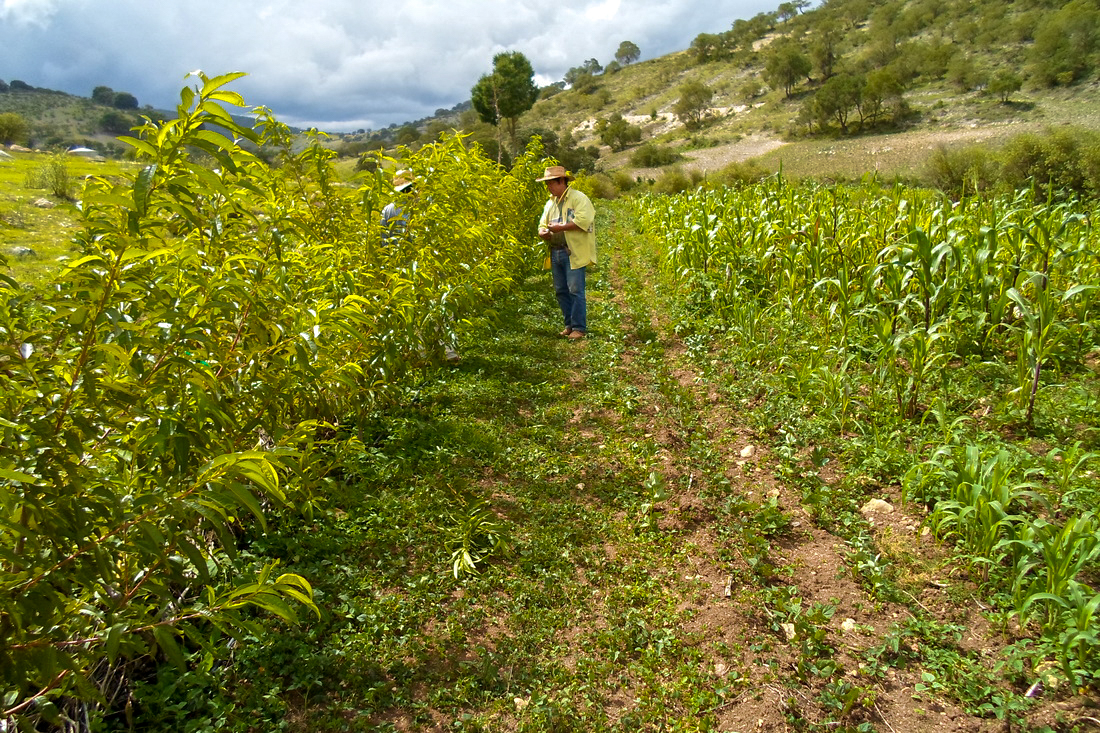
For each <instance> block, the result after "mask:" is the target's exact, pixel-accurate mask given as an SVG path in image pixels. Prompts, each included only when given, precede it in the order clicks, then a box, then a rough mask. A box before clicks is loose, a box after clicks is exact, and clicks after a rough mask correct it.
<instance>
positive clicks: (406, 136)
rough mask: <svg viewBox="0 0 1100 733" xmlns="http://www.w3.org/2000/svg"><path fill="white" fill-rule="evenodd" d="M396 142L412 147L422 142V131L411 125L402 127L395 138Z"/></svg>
mask: <svg viewBox="0 0 1100 733" xmlns="http://www.w3.org/2000/svg"><path fill="white" fill-rule="evenodd" d="M394 140H395V141H396V142H397V144H398V145H412V144H414V143H416V142H417V141H418V140H420V130H418V129H416V125H413V124H411V123H410V124H407V125H402V126H401V127H400V128H399V129H398V130H397V135H396V136H394Z"/></svg>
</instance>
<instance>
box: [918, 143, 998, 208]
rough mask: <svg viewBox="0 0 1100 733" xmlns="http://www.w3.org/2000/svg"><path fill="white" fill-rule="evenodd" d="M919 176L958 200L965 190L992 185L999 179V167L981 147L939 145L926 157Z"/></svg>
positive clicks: (972, 191) (972, 190)
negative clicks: (926, 159)
mask: <svg viewBox="0 0 1100 733" xmlns="http://www.w3.org/2000/svg"><path fill="white" fill-rule="evenodd" d="M922 178H923V179H924V180H925V181H927V182H928V183H929V184H930V185H931V186H933V187H934V188H938V189H939V190H941V191H943V192H944V193H946V194H947V195H948V196H951V197H952V198H956V199H957V198H960V197H962V196H963V195H964V194H966V193H967V192H970V193H974V192H975V191H985V190H988V189H989V188H991V187H992V186H993V184H994V183H995V182H996V181H997V180H998V178H999V170H998V166H997V163H996V161H995V160H994V159H993V158H992V156H990V155H989V153H988V152H987V151H986V149H985V148H983V147H980V146H977V145H970V146H966V147H963V148H947V147H944V146H942V145H941V146H940V147H938V148H937V149H936V151H935V152H933V153H932V155H931V156H929V158H928V161H927V162H926V163H925V165H924V170H923V172H922Z"/></svg>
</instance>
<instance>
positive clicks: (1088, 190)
mask: <svg viewBox="0 0 1100 733" xmlns="http://www.w3.org/2000/svg"><path fill="white" fill-rule="evenodd" d="M1002 161H1003V162H1002V170H1003V178H1004V181H1005V183H1007V184H1009V185H1010V186H1012V187H1013V188H1027V187H1029V186H1034V187H1035V189H1036V192H1037V193H1038V194H1039V195H1040V196H1042V197H1044V198H1045V197H1047V196H1048V195H1051V194H1058V193H1062V194H1076V195H1079V196H1096V195H1098V194H1100V134H1098V133H1096V132H1093V131H1091V130H1083V129H1080V128H1068V129H1062V130H1056V131H1054V132H1050V133H1047V134H1046V135H1045V136H1040V135H1035V134H1023V135H1017V136H1016V137H1014V138H1013V139H1012V140H1010V141H1009V142H1008V143H1007V144H1006V145H1005V147H1004V151H1003V153H1002Z"/></svg>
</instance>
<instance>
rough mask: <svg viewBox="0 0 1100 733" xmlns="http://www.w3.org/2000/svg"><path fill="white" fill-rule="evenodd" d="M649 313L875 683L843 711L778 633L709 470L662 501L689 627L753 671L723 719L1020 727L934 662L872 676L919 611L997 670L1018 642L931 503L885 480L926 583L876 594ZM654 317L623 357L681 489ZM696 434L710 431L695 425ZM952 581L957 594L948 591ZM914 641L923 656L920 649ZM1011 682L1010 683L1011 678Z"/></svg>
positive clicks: (908, 559) (902, 535) (704, 416)
mask: <svg viewBox="0 0 1100 733" xmlns="http://www.w3.org/2000/svg"><path fill="white" fill-rule="evenodd" d="M941 139H946V136H945V137H944V138H941ZM953 139H958V137H957V136H956V137H954V138H953ZM906 140H907V144H909V145H914V146H919V145H926V144H930V143H931V142H932V140H933V137H932V136H927V135H923V136H910V137H908V138H906ZM767 144H768V143H767V142H766V141H755V142H746V143H745V145H743V146H741V147H739V148H738V147H735V146H729V147H727V149H726V150H724V151H720V152H721V154H722V156H723V157H722V160H728V159H732V158H733V157H735V156H737V155H746V154H749V153H750V152H751V150H752V148H753V145H756V146H757V149H759V147H760V146H766V145H767ZM715 160H716V159H715V158H711V159H710V161H709V162H711V163H712V164H717V163H715ZM631 266H637V263H629V262H624V261H622V259H621V258H620V259H618V260H616V261H615V262H614V263H613V264H612V271H611V278H612V282H613V283H614V287H613V289H612V290H613V292H615V293H617V294H618V295H616V296H615V298H616V299H617V300H618V301H619V302H618V305H619V306H620V307H621V312H623V313H630V312H631V310H630V308H629V307H627V304H626V303H625V302H623V295H622V293H623V292H624V291H625V290H626V288H625V287H624V283H623V275H622V268H625V267H631ZM648 320H649V321H650V323H648V324H645V327H646V328H651V327H652V326H653V325H654V324H657V325H659V326H660V327H661V333H662V334H663V338H664V341H663V343H664V346H665V359H666V368H667V369H668V370H669V372H670V373H672V374H674V375H675V378H676V380H677V381H678V382H679V383H680V385H681V387H682V388H683V389H684V390H686V391H687V392H688V393H689V394H691V395H692V400H693V408H694V410H695V412H696V414H698V415H700V416H701V421H700V423H699V424H698V425H696V426H695V428H696V429H698V428H700V427H701V429H702V430H703V431H704V433H705V435H704V436H703V439H705V440H707V441H709V442H710V443H711V444H712V445H713V446H714V447H715V448H716V449H718V450H719V451H721V453H722V454H723V455H724V456H725V465H726V466H727V469H726V472H725V478H726V479H727V480H728V482H729V486H730V489H731V490H732V492H735V493H737V494H740V495H742V496H745V497H748V498H750V499H754V500H761V499H763V498H767V497H777V498H778V501H779V506H780V508H781V509H782V510H783V512H784V513H785V514H786V515H787V516H788V517H790V518H791V526H790V530H789V531H788V532H787V533H785V534H784V535H782V536H781V537H778V538H776V540H775V542H774V543H773V548H772V552H773V558H772V559H773V562H774V565H775V567H776V568H777V578H776V580H775V581H774V582H775V583H777V584H782V585H786V586H795V587H797V594H798V596H799V597H801V598H802V599H803V606H804V607H809V606H810V605H812V604H814V603H821V604H827V605H830V606H832V607H835V614H834V615H833V616H832V618H831V620H830V622H829V624H828V634H827V642H826V643H827V644H828V646H829V647H831V648H832V649H834V650H835V658H834V660H835V661H836V662H837V663H838V665H839V667H840V671H838V672H837V673H835V674H834V675H833V680H834V681H837V680H839V681H841V682H849V683H851V684H852V685H858V686H860V687H862V688H864V689H868V690H870V691H871V693H872V694H870V695H869V696H866V697H865V698H864V700H863V702H861V703H860V704H857V705H855V706H853V707H852V709H850V710H848V711H846V712H842V713H838V712H837V711H836V710H835V709H827V708H826V707H824V706H823V705H822V702H821V700H822V697H821V692H822V690H823V688H824V687H825V684H826V680H825V679H822V678H820V677H814V676H809V677H806V676H805V675H799V674H798V673H797V670H796V663H797V660H798V659H799V644H800V640H799V639H798V638H797V637H793V638H792V637H790V636H789V635H785V634H783V633H776V631H775V626H776V624H775V622H774V619H770V618H769V615H768V612H767V611H766V610H765V609H763V608H761V602H760V593H759V592H758V591H759V588H754V587H753V586H752V584H751V582H748V579H749V573H748V572H747V568H734V573H733V574H731V568H730V563H729V561H728V560H724V559H722V558H721V557H720V554H721V550H722V547H723V542H724V541H723V540H722V539H721V538H720V536H719V533H718V531H717V530H718V525H717V519H716V516H717V509H716V507H714V506H711V503H712V502H713V494H710V495H709V496H710V497H711V498H708V493H707V492H706V488H707V487H706V485H705V478H703V477H700V480H698V481H694V482H688V485H689V486H690V487H691V488H690V489H689V490H686V491H680V492H679V493H677V494H676V495H674V496H672V497H670V498H669V499H668V500H667V501H665V502H664V503H663V504H662V505H661V510H662V513H663V516H662V519H661V527H662V529H667V530H669V531H677V532H681V533H683V536H684V543H685V545H686V546H688V547H690V548H691V552H690V560H689V561H688V562H686V564H684V565H683V566H681V567H677V568H675V569H674V572H672V573H669V574H668V576H669V577H670V578H677V579H678V578H683V579H685V580H688V581H689V584H688V586H689V588H692V589H693V590H691V591H689V592H687V593H685V592H684V591H683V590H682V589H681V587H680V586H679V585H678V584H676V585H674V584H671V583H670V586H669V588H668V593H669V594H670V595H671V594H677V593H679V594H681V597H682V601H681V603H682V607H684V608H690V609H691V610H692V614H691V620H690V621H689V622H687V624H685V626H684V628H683V629H682V630H681V631H682V632H683V635H684V637H685V638H688V637H691V636H692V635H701V636H702V638H705V639H707V640H708V642H710V643H709V644H708V647H712V646H713V643H714V642H717V641H722V642H725V646H724V647H722V648H728V649H729V650H730V652H729V653H728V654H726V655H722V654H717V653H716V654H714V655H713V658H712V659H711V660H710V661H709V665H710V667H711V671H712V672H713V674H714V676H715V679H716V681H717V680H719V679H722V678H732V679H737V678H738V677H739V678H740V679H741V680H743V682H742V683H741V688H740V689H741V691H740V693H739V694H737V695H736V696H735V697H733V698H731V699H729V700H728V701H727V702H726V703H725V704H723V705H722V708H721V710H720V711H719V727H718V728H717V730H722V731H742V732H744V731H791V730H829V729H837V728H841V729H845V730H854V729H855V727H856V726H858V725H860V724H863V723H870V724H871V725H872V726H873V728H874V729H875V730H880V731H892V732H895V733H900V732H902V731H941V730H943V731H1002V730H1010V729H1013V728H1011V727H1010V726H1007V725H1006V723H1005V722H1004V721H1000V720H996V719H993V718H985V717H980V716H977V715H973V714H969V713H967V712H966V711H965V710H963V709H962V708H961V707H960V705H958V704H956V703H954V702H952V701H951V699H950V698H949V697H947V696H946V695H935V694H932V695H930V694H928V693H927V692H921V691H919V689H918V684H920V683H921V682H922V672H924V671H925V670H923V669H922V668H921V666H920V664H919V663H912V664H908V665H899V666H896V667H891V668H889V669H888V670H887V671H886V672H885V673H884V674H881V676H879V675H877V674H876V675H871V674H870V673H868V671H867V670H866V669H865V665H864V662H865V660H866V659H867V657H866V654H865V653H866V652H867V650H868V649H872V648H875V647H878V646H880V645H882V644H883V643H884V641H885V640H886V639H887V637H888V636H889V635H890V633H891V630H893V629H895V628H896V626H897V625H898V624H900V623H903V622H905V621H906V620H907V619H909V618H912V617H913V616H914V613H915V612H917V611H918V610H919V611H920V612H923V614H925V615H926V617H931V618H933V619H936V620H938V621H941V622H944V623H952V624H960V625H962V626H963V627H964V628H965V629H966V632H965V634H964V636H963V638H961V639H960V640H959V641H958V647H959V648H960V649H961V650H963V651H965V652H968V653H970V654H971V655H972V656H976V657H977V658H979V659H980V660H982V664H983V666H986V667H987V668H990V669H992V668H993V665H994V663H995V662H996V661H997V658H998V650H1000V649H1001V648H1003V647H1004V646H1005V645H1006V644H1007V643H1008V642H1009V641H1011V640H1010V639H1006V638H1005V637H1004V636H1002V635H1001V634H1000V633H999V632H998V631H997V630H995V629H993V628H992V626H991V624H990V623H989V621H988V620H987V618H986V617H985V616H984V615H983V614H982V611H983V606H982V604H981V602H980V601H978V600H977V597H976V595H974V594H971V595H969V596H967V595H966V593H965V591H966V589H967V588H968V587H969V586H968V584H969V580H968V579H967V578H966V577H965V575H961V574H960V569H959V568H958V567H957V566H956V565H955V564H953V562H952V560H951V558H952V555H953V553H952V550H951V548H949V547H946V546H944V545H943V544H942V543H941V542H939V541H938V540H937V539H935V537H934V536H933V535H931V534H930V533H929V532H928V531H927V529H925V528H924V526H923V521H924V516H923V513H922V512H921V511H920V510H919V509H917V508H913V507H911V506H905V505H903V504H902V502H901V501H900V497H899V496H897V492H896V488H892V487H887V488H886V489H884V490H882V491H881V492H880V494H879V497H878V498H880V499H883V500H885V501H886V502H887V503H888V504H889V505H890V507H891V508H890V510H889V511H881V510H880V511H877V512H873V513H872V512H870V511H868V512H867V513H866V516H867V517H868V520H869V523H870V530H871V532H872V533H873V536H874V539H875V544H876V546H877V547H878V549H879V551H881V552H882V553H883V555H884V556H885V557H887V558H888V559H889V560H890V561H891V562H893V563H895V564H896V565H898V566H899V567H900V568H901V570H900V572H901V573H903V574H904V575H905V577H904V578H903V580H905V581H907V582H906V587H908V588H911V589H914V590H913V592H912V593H911V594H910V598H911V601H912V602H911V603H904V604H903V603H891V602H883V601H881V600H877V599H875V598H874V597H872V596H871V595H870V594H869V593H868V592H867V590H866V589H865V588H863V587H861V585H860V584H859V583H858V582H857V580H856V577H855V574H854V573H853V572H852V571H851V569H850V568H849V560H848V558H847V554H848V552H849V551H850V546H849V545H848V543H847V542H846V540H845V539H844V538H842V537H839V536H837V535H834V534H832V533H831V532H830V531H828V530H827V529H825V528H822V527H821V526H818V524H817V523H816V522H815V520H814V519H813V518H812V517H811V516H810V513H809V512H808V511H806V509H805V508H804V506H803V505H802V500H801V498H800V493H799V491H798V490H796V489H794V488H792V487H790V486H788V485H786V484H785V483H784V482H782V481H780V480H778V479H777V478H776V472H775V470H774V469H775V467H776V465H777V460H776V457H775V456H773V455H772V454H771V453H770V452H769V450H768V449H767V442H768V441H767V438H766V436H760V435H756V434H754V432H753V431H752V430H751V429H750V428H748V427H747V426H746V425H745V423H744V419H743V417H742V416H741V415H740V414H739V410H738V408H737V406H735V405H731V404H727V403H725V402H724V401H723V400H722V399H721V398H720V396H719V395H718V394H717V393H716V392H715V391H714V389H713V388H712V387H710V386H708V382H707V379H706V376H705V375H704V374H703V373H702V372H701V371H700V370H699V369H698V368H697V367H696V366H694V365H693V364H692V363H691V361H690V360H689V359H688V358H687V356H686V350H685V348H684V346H683V344H682V343H680V341H679V339H678V338H677V337H676V335H675V334H674V333H673V331H672V329H670V328H668V325H669V324H667V323H660V319H659V318H658V316H657V315H655V314H650V315H649V317H648ZM641 325H642V324H637V323H631V322H630V319H629V318H628V319H627V321H626V323H625V328H626V330H627V333H628V335H627V339H626V343H627V345H628V346H627V349H626V351H625V352H624V354H623V358H622V367H623V369H624V370H626V371H627V372H629V373H630V376H629V377H628V378H629V379H631V380H632V381H633V383H634V384H635V385H636V386H637V387H638V389H639V392H640V393H641V394H642V395H645V396H646V398H647V399H649V400H653V403H652V404H650V405H647V406H645V407H643V408H642V410H641V412H642V413H643V414H644V415H646V416H647V419H648V420H649V422H648V423H647V426H646V430H647V433H649V434H652V435H653V436H655V437H656V438H657V439H658V440H659V441H660V442H661V447H662V449H663V450H662V454H663V455H665V456H666V459H665V462H664V466H663V469H662V470H663V471H664V472H665V474H666V478H667V479H668V481H667V483H668V485H670V486H672V485H679V486H682V485H684V483H685V482H684V481H682V480H680V481H677V480H676V479H679V478H682V477H684V476H688V475H692V476H694V475H695V471H696V469H697V467H696V466H694V465H693V464H692V460H691V459H690V457H688V456H687V455H686V454H685V450H684V448H685V436H684V435H682V434H681V433H680V432H679V431H678V429H677V426H676V425H675V424H674V423H670V422H669V420H668V417H667V416H668V415H669V414H670V412H671V411H670V410H669V409H667V407H668V406H667V405H663V406H662V405H661V404H660V397H658V396H657V390H656V389H655V388H654V380H653V375H654V370H653V369H652V368H645V369H640V368H638V365H639V363H640V360H639V359H637V355H638V350H637V349H636V348H634V346H633V345H632V340H631V337H630V335H629V334H630V332H631V331H633V330H635V329H636V328H638V327H639V326H641ZM693 439H695V440H698V439H700V438H699V436H698V434H696V435H695V436H694V438H693ZM822 477H823V478H824V480H825V481H826V482H827V483H830V484H836V483H838V482H839V481H840V479H841V478H842V477H841V476H840V475H839V474H838V473H837V472H836V471H835V470H833V471H829V472H824V473H823V474H822ZM742 571H744V572H742ZM949 587H950V588H953V589H954V591H955V592H953V593H951V594H949V593H948V592H947V589H948V588H949ZM960 589H961V591H962V592H960ZM906 592H907V593H909V591H906ZM761 649H765V650H767V651H764V652H761V651H759V650H761ZM913 651H914V656H916V657H919V654H917V652H918V651H919V650H916V649H914V650H913ZM1008 685H1009V683H1008V682H1007V681H1006V682H1005V686H1006V687H1007V686H1008ZM1020 692H1022V691H1020ZM1091 704H1093V702H1092V701H1088V700H1084V699H1082V698H1074V697H1073V696H1072V695H1069V694H1067V693H1065V692H1062V693H1058V692H1057V691H1054V692H1049V693H1048V697H1047V699H1044V700H1042V701H1041V702H1040V704H1039V705H1038V706H1037V707H1036V708H1035V709H1034V710H1033V711H1032V712H1031V713H1030V719H1031V720H1032V721H1033V724H1034V725H1045V724H1055V720H1056V719H1061V720H1064V719H1067V718H1069V719H1071V720H1072V719H1073V718H1077V720H1078V721H1087V720H1090V719H1092V718H1095V717H1096V716H1092V717H1091V718H1090V715H1091V714H1090V713H1089V711H1088V710H1087V707H1088V706H1089V705H1091ZM807 725H808V726H810V727H806V726H807ZM843 726H846V727H843ZM1059 729H1069V728H1065V727H1063V728H1059Z"/></svg>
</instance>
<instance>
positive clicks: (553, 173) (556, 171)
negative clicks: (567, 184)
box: [535, 165, 573, 181]
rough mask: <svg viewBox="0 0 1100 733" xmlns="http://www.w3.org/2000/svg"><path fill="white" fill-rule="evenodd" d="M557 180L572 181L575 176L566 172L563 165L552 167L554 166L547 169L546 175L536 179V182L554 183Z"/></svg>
mask: <svg viewBox="0 0 1100 733" xmlns="http://www.w3.org/2000/svg"><path fill="white" fill-rule="evenodd" d="M555 178H564V179H565V180H566V181H572V180H573V176H571V175H569V174H568V173H567V172H566V171H565V166H563V165H552V166H550V167H549V168H547V169H546V173H545V174H543V176H542V178H536V179H535V180H536V181H553V180H554V179H555Z"/></svg>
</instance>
